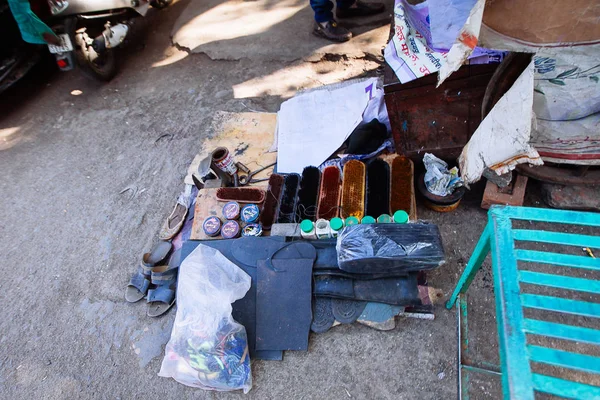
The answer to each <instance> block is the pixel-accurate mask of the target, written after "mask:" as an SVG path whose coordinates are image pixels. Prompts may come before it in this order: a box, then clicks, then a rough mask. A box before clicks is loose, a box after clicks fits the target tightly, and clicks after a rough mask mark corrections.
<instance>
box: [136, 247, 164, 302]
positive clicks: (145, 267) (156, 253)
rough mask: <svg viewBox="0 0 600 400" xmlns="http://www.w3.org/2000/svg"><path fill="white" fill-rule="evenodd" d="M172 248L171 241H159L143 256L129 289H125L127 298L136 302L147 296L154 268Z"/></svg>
mask: <svg viewBox="0 0 600 400" xmlns="http://www.w3.org/2000/svg"><path fill="white" fill-rule="evenodd" d="M171 248H172V245H171V243H169V242H158V243H157V245H156V246H154V248H153V249H152V251H150V252H149V253H146V254H144V255H143V256H142V261H141V262H140V265H139V266H138V269H137V271H136V272H135V273H134V274H133V276H132V277H131V280H130V281H129V284H128V285H127V289H125V300H127V301H128V302H130V303H135V302H136V301H140V300H141V299H143V298H144V297H145V296H146V292H148V288H149V286H150V280H151V275H152V269H153V268H154V267H155V266H156V265H157V264H160V263H161V262H163V261H164V260H165V259H166V258H167V256H168V255H169V253H170V252H171Z"/></svg>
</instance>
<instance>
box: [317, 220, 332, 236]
mask: <svg viewBox="0 0 600 400" xmlns="http://www.w3.org/2000/svg"><path fill="white" fill-rule="evenodd" d="M315 226H316V227H317V238H318V239H329V238H330V237H331V228H330V227H329V221H327V220H326V219H322V218H321V219H318V220H317V222H316V223H315Z"/></svg>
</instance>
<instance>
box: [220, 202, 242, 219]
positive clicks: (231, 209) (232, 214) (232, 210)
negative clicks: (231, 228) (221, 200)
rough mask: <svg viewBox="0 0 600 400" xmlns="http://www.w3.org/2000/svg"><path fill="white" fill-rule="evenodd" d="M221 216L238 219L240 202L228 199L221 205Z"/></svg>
mask: <svg viewBox="0 0 600 400" xmlns="http://www.w3.org/2000/svg"><path fill="white" fill-rule="evenodd" d="M223 216H224V217H225V219H238V218H239V217H240V204H239V203H238V202H237V201H230V202H228V203H227V204H225V205H224V206H223Z"/></svg>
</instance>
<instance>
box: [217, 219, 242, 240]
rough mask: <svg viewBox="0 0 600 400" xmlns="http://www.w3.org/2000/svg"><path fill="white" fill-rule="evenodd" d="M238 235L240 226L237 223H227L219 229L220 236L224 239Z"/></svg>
mask: <svg viewBox="0 0 600 400" xmlns="http://www.w3.org/2000/svg"><path fill="white" fill-rule="evenodd" d="M239 235H240V224H238V223H237V221H227V222H225V223H224V224H223V227H222V228H221V236H223V238H224V239H233V238H236V237H238V236H239Z"/></svg>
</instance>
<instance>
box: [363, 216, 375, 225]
mask: <svg viewBox="0 0 600 400" xmlns="http://www.w3.org/2000/svg"><path fill="white" fill-rule="evenodd" d="M360 223H361V224H363V225H365V224H374V223H375V218H373V217H369V216H368V215H365V216H364V217H363V219H362V220H361V221H360Z"/></svg>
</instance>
